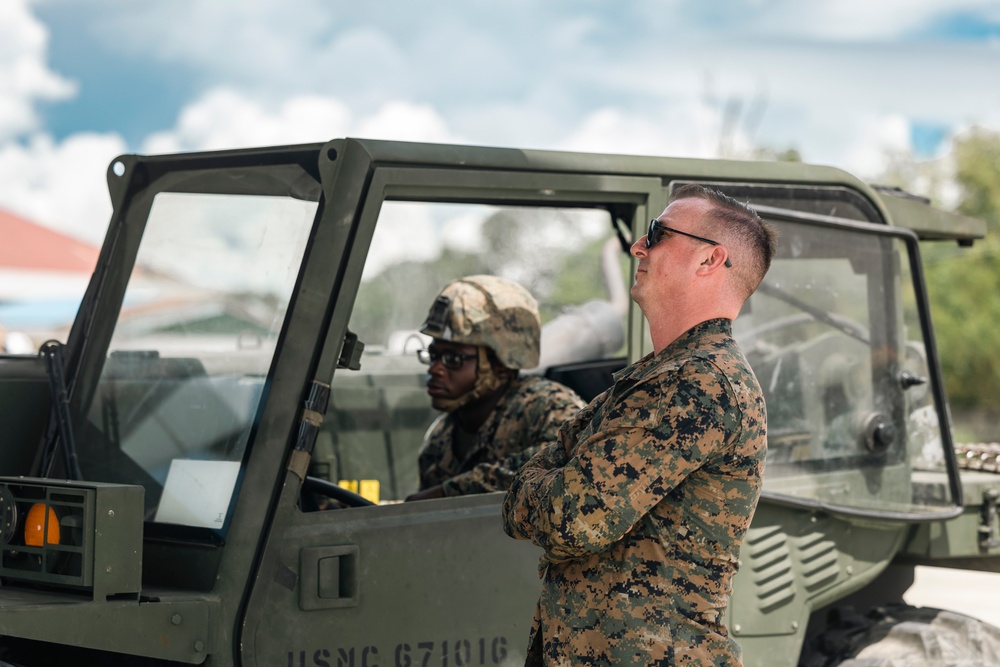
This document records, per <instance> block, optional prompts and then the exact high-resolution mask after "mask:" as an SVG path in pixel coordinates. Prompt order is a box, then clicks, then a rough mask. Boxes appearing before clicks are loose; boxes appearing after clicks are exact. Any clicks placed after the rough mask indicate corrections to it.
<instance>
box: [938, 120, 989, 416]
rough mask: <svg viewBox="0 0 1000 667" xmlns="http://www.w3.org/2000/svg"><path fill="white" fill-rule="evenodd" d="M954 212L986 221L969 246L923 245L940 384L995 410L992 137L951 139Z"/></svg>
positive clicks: (971, 403) (964, 402) (961, 403)
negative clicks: (955, 193)
mask: <svg viewBox="0 0 1000 667" xmlns="http://www.w3.org/2000/svg"><path fill="white" fill-rule="evenodd" d="M952 154H953V157H954V162H955V181H956V183H957V185H958V186H959V189H960V199H959V203H958V206H957V211H958V212H960V213H963V214H965V215H969V216H972V217H975V218H979V219H981V220H983V221H985V222H986V226H987V232H986V238H985V239H983V240H980V241H977V242H976V243H975V245H974V246H973V247H972V248H956V247H955V246H953V245H950V244H949V245H942V244H940V243H938V244H925V247H924V257H925V275H926V280H927V287H928V293H929V297H930V302H931V313H932V315H933V317H934V322H935V330H936V333H937V341H938V349H939V350H940V357H941V366H942V371H943V373H944V379H945V386H946V388H947V391H948V396H949V399H950V401H951V403H952V404H953V405H955V406H956V407H959V408H966V409H991V408H992V409H993V410H996V408H995V404H996V396H998V395H1000V327H998V326H997V325H998V323H1000V267H998V266H997V257H998V252H1000V134H997V133H995V132H989V131H987V130H983V129H974V130H972V131H970V132H969V133H967V134H965V135H962V136H960V137H957V138H956V139H955V140H954V143H953V147H952Z"/></svg>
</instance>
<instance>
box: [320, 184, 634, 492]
mask: <svg viewBox="0 0 1000 667" xmlns="http://www.w3.org/2000/svg"><path fill="white" fill-rule="evenodd" d="M628 266H629V256H628V255H627V254H625V253H624V252H623V251H622V249H621V245H620V243H619V241H618V239H617V237H616V236H615V234H614V233H613V228H612V225H611V218H610V215H609V214H608V212H607V211H605V210H600V209H594V208H553V207H526V206H525V207H500V206H491V205H479V204H458V203H427V202H402V201H393V202H385V203H384V204H383V206H382V210H381V211H380V214H379V218H378V222H377V226H376V228H375V234H374V237H373V239H372V242H371V247H370V249H369V252H368V257H367V260H366V264H365V269H364V274H363V279H362V284H361V287H360V289H359V292H358V295H357V299H356V301H355V305H354V311H353V313H352V315H351V321H350V325H349V326H350V329H351V330H352V331H353V332H355V333H357V335H358V337H359V339H360V340H361V341H363V342H364V344H365V348H364V353H363V355H362V357H361V370H360V371H356V372H351V371H338V372H337V374H336V376H335V378H334V381H333V387H332V397H331V406H330V410H329V413H328V415H327V419H326V420H325V422H324V431H323V432H322V433H321V434H320V437H319V439H318V442H317V445H316V451H315V452H314V457H313V468H312V471H311V472H312V474H314V475H316V476H319V477H323V478H326V479H329V480H331V481H334V482H337V483H340V484H341V485H342V486H345V487H347V488H349V489H352V490H355V491H357V492H361V493H362V495H365V496H366V497H368V498H369V499H371V500H375V501H377V502H381V503H386V502H395V501H399V500H402V499H404V498H405V497H406V496H407V495H409V494H411V493H413V492H414V491H416V490H417V486H418V470H417V454H418V451H419V449H420V446H421V444H422V441H423V436H424V433H425V432H426V430H427V428H428V427H429V426H430V424H431V422H432V421H433V420H434V419H435V418H436V417H437V416H438V415H439V414H440V413H438V412H436V411H435V410H433V409H432V408H431V402H430V398H429V397H428V395H427V393H426V377H427V366H425V365H423V364H421V363H420V362H419V361H418V359H417V354H416V352H417V350H420V349H423V348H424V347H425V346H426V345H427V344H428V343H429V342H430V339H429V338H427V337H426V336H423V335H421V334H420V333H419V332H418V329H419V327H420V325H421V324H422V323H423V321H424V319H425V318H426V317H427V313H428V310H429V309H430V306H431V304H432V303H433V302H434V299H435V297H436V296H437V295H438V293H439V292H440V291H441V289H442V288H443V287H444V286H445V285H446V284H447V283H448V282H450V281H451V280H454V279H456V278H460V277H463V276H467V275H474V274H491V275H496V276H501V277H504V278H508V279H511V280H514V281H516V282H518V283H520V284H521V285H523V286H524V287H526V288H527V289H528V290H529V291H531V293H532V294H533V295H534V296H535V298H536V299H537V300H538V302H539V309H540V312H541V318H542V324H543V333H542V349H541V357H542V361H541V365H540V366H539V368H537V369H528V370H526V371H522V373H524V372H528V373H537V374H541V373H544V372H545V371H546V370H547V369H548V368H549V367H551V366H554V365H564V364H568V363H570V362H573V361H580V360H584V359H604V358H620V363H619V365H624V359H623V358H624V357H625V356H626V350H625V314H626V311H627V294H628V291H627V286H628V284H629V281H628V280H627V276H628V273H629V269H628Z"/></svg>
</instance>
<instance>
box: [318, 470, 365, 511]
mask: <svg viewBox="0 0 1000 667" xmlns="http://www.w3.org/2000/svg"><path fill="white" fill-rule="evenodd" d="M312 494H315V495H320V496H326V497H327V498H333V499H334V500H336V501H338V502H341V503H344V504H345V505H347V506H348V507H369V506H372V505H374V504H375V503H373V502H372V501H370V500H368V499H367V498H365V497H364V496H362V495H359V494H357V493H354V492H353V491H348V490H347V489H345V488H344V487H342V486H337V485H336V484H334V483H333V482H330V481H327V480H325V479H321V478H319V477H310V476H306V478H305V479H304V480H303V481H302V496H303V501H305V498H306V497H307V496H308V495H312ZM303 504H304V505H305V504H306V503H305V502H303ZM311 504H315V503H314V502H312V503H311ZM316 509H319V508H318V507H317V508H316Z"/></svg>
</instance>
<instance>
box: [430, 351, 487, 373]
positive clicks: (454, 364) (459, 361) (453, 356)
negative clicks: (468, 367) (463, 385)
mask: <svg viewBox="0 0 1000 667" xmlns="http://www.w3.org/2000/svg"><path fill="white" fill-rule="evenodd" d="M478 357H479V355H478V354H462V353H461V352H456V351H455V350H445V351H444V352H439V351H438V350H417V359H419V360H420V363H423V364H427V365H428V366H429V365H431V364H433V363H434V362H435V361H440V362H441V365H442V366H444V367H445V368H447V369H448V370H450V371H457V370H458V369H459V368H461V367H462V366H464V365H465V362H466V361H468V360H469V359H476V358H478Z"/></svg>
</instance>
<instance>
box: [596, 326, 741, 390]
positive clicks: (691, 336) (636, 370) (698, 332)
mask: <svg viewBox="0 0 1000 667" xmlns="http://www.w3.org/2000/svg"><path fill="white" fill-rule="evenodd" d="M732 336H733V321H732V320H730V319H726V318H723V317H720V318H716V319H714V320H706V321H704V322H701V323H700V324H696V325H694V326H693V327H691V328H690V329H688V330H687V331H685V332H684V333H682V334H681V335H680V336H678V337H677V339H676V340H674V342H672V343H670V345H667V346H666V347H665V348H663V349H662V350H660V352H659V354H654V353H653V352H650V353H649V354H647V355H646V356H644V357H643V358H642V359H639V360H638V361H636V362H635V363H634V364H632V365H631V366H628V367H626V368H623V369H622V370H620V371H618V372H617V373H615V374H614V379H615V382H616V383H617V382H619V381H620V380H622V379H625V378H629V379H632V380H635V381H642V380H644V379H645V378H646V376H647V375H656V374H658V373H660V372H661V371H660V366H661V365H662V364H664V363H667V362H669V361H671V360H672V359H675V358H677V357H679V356H682V355H683V354H684V353H686V352H690V351H691V350H694V349H696V348H700V347H703V346H704V345H705V342H706V339H707V338H729V339H731V338H732Z"/></svg>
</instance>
